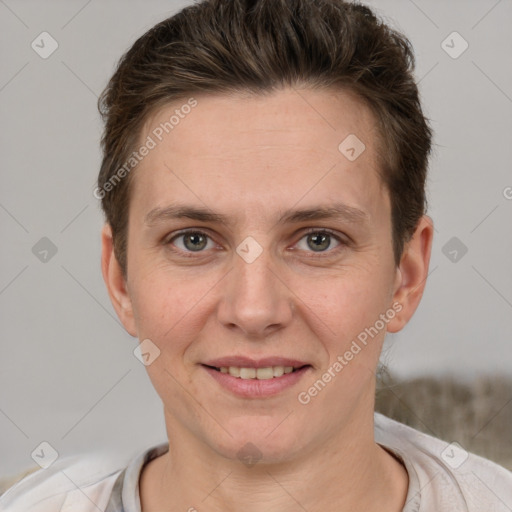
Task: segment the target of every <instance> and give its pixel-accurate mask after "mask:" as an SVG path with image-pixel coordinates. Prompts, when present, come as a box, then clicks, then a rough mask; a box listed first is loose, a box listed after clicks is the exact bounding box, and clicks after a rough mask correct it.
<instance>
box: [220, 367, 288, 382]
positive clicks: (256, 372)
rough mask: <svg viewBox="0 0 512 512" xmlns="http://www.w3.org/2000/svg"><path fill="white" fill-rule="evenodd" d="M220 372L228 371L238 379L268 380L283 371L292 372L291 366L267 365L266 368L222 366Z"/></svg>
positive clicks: (281, 373)
mask: <svg viewBox="0 0 512 512" xmlns="http://www.w3.org/2000/svg"><path fill="white" fill-rule="evenodd" d="M220 372H221V373H229V375H231V376H232V377H238V378H240V379H258V380H268V379H273V378H274V377H281V376H282V375H284V374H285V373H292V372H293V366H269V367H267V368H239V367H238V366H229V367H227V366H222V367H221V368H220Z"/></svg>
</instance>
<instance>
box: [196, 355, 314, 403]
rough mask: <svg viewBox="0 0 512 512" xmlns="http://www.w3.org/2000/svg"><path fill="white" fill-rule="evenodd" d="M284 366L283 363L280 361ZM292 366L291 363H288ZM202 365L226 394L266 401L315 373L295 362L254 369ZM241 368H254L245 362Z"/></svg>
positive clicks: (307, 365)
mask: <svg viewBox="0 0 512 512" xmlns="http://www.w3.org/2000/svg"><path fill="white" fill-rule="evenodd" d="M280 362H282V361H280ZM287 362H289V361H287ZM217 364H218V365H219V366H217V365H213V364H201V367H202V368H204V370H205V371H206V373H207V374H208V375H209V376H210V378H212V379H213V381H215V382H216V385H219V386H220V388H219V389H222V390H224V391H227V392H228V393H230V394H233V395H235V396H237V397H240V398H249V399H265V398H270V397H272V396H277V395H280V394H281V393H283V392H284V391H286V390H288V389H292V388H293V387H295V386H297V385H298V383H299V382H300V381H301V380H302V379H304V378H305V376H306V375H308V374H309V373H310V372H312V371H313V366H312V365H310V364H304V363H299V364H297V363H296V362H294V365H293V366H291V365H289V366H288V365H287V366H284V365H282V364H274V365H272V366H270V365H269V363H268V362H266V363H265V365H260V364H256V363H254V365H253V366H233V365H229V366H224V365H225V364H227V363H225V362H222V363H217ZM242 364H251V363H250V362H244V363H242Z"/></svg>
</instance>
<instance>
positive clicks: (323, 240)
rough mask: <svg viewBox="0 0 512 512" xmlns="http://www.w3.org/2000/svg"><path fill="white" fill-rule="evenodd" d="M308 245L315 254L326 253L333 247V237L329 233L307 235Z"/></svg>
mask: <svg viewBox="0 0 512 512" xmlns="http://www.w3.org/2000/svg"><path fill="white" fill-rule="evenodd" d="M307 244H308V247H310V248H311V249H313V250H314V251H315V252H321V251H325V250H326V249H328V248H329V246H330V245H331V235H329V234H327V233H312V234H310V235H307Z"/></svg>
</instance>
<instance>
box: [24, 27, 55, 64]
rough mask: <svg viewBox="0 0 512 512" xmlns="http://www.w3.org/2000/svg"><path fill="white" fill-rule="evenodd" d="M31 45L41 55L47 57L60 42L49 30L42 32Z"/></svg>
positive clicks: (43, 57)
mask: <svg viewBox="0 0 512 512" xmlns="http://www.w3.org/2000/svg"><path fill="white" fill-rule="evenodd" d="M30 46H31V47H32V50H34V51H35V52H36V53H37V54H38V55H39V57H41V58H42V59H47V58H48V57H49V56H50V55H51V54H52V53H53V52H54V51H55V50H56V49H57V48H58V47H59V43H57V41H56V40H55V39H54V38H53V37H52V36H51V34H49V33H48V32H41V33H40V34H39V35H38V36H37V37H36V38H35V39H34V40H33V41H32V44H31V45H30Z"/></svg>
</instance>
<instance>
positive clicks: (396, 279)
mask: <svg viewBox="0 0 512 512" xmlns="http://www.w3.org/2000/svg"><path fill="white" fill-rule="evenodd" d="M195 98H196V101H197V105H196V106H195V107H194V108H193V109H186V110H187V111H188V110H190V113H188V114H187V115H186V116H183V117H181V116H180V120H179V123H178V124H176V125H175V126H174V127H173V129H172V131H171V132H170V133H169V134H165V132H164V135H163V136H162V137H161V138H162V140H161V141H159V140H158V138H157V137H155V135H154V134H155V133H160V132H158V131H157V132H155V129H157V130H158V127H159V126H161V123H165V122H166V121H168V120H169V118H170V117H171V116H172V115H173V113H174V112H175V110H176V109H177V108H178V109H179V108H180V105H178V104H173V105H169V106H168V107H166V108H163V109H161V110H160V111H158V112H157V113H156V114H155V115H154V116H152V117H151V119H149V120H148V122H147V123H146V126H145V127H144V130H143V133H142V134H141V141H145V140H147V136H148V135H149V136H150V137H152V139H154V140H155V142H156V146H155V147H154V148H153V149H151V150H150V151H149V153H148V155H147V156H145V157H144V158H143V160H142V161H141V162H140V163H139V164H138V166H137V168H136V171H134V172H135V173H136V174H134V176H133V178H134V181H133V182H132V186H133V187H132V197H131V204H130V212H129V229H128V249H127V260H128V269H127V279H126V282H124V281H123V280H122V279H121V277H120V271H119V269H118V267H117V263H116V261H115V258H114V257H113V255H112V251H111V243H110V241H109V240H110V238H109V234H108V227H107V228H106V229H105V232H104V273H105V276H106V279H107V284H108V285H109V291H110V294H111V297H112V300H113V302H114V305H115V307H116V309H117V312H118V314H119V316H120V318H121V320H122V321H123V323H124V325H125V327H126V329H127V330H128V331H129V332H130V333H131V334H132V335H134V336H137V337H138V338H139V339H140V340H146V339H149V340H151V343H152V344H154V345H155V346H156V347H157V348H158V349H159V351H160V355H159V356H158V357H157V358H156V359H155V360H154V361H153V362H152V363H151V364H150V365H149V366H147V370H148V373H149V376H150V378H151V380H152V383H153V385H154V387H155V389H156V391H157V392H158V394H159V395H160V397H161V399H162V401H163V404H164V408H165V415H166V422H167V426H168V430H169V432H187V433H189V434H190V435H191V436H192V437H193V438H194V439H195V440H196V441H198V442H200V443H202V444H205V445H207V446H208V447H210V448H211V449H212V450H213V451H215V452H216V453H218V454H221V455H223V456H225V457H229V458H235V457H237V453H238V452H239V450H240V449H241V447H243V446H244V445H245V444H246V443H247V442H251V443H253V444H254V445H256V446H257V447H258V449H259V450H260V452H262V454H263V456H264V457H266V458H267V459H268V460H283V459H285V458H292V457H294V456H298V454H299V453H301V454H304V453H305V452H307V451H308V450H313V449H319V448H320V447H321V446H322V444H323V443H325V442H326V440H328V439H329V438H333V437H334V436H335V435H336V432H339V431H340V426H342V425H345V424H348V423H349V422H350V421H353V420H354V419H355V418H358V417H360V416H361V417H362V416H365V417H367V415H368V412H369V411H373V393H374V379H375V377H374V376H375V369H376V366H377V363H378V358H379V355H380V351H381V348H382V342H383V339H384V335H385V332H386V330H388V331H396V330H398V329H400V328H401V327H402V325H403V324H404V323H405V322H406V321H407V320H408V318H409V317H410V316H411V315H412V312H413V311H414V309H415V307H416V304H417V300H419V298H418V299H417V300H416V299H414V300H412V299H413V298H415V297H417V293H414V294H413V295H412V296H411V293H410V292H411V284H415V283H416V281H418V282H419V279H420V276H419V274H421V273H422V272H424V271H425V265H426V266H428V256H426V255H427V253H428V252H429V243H428V242H429V240H428V236H427V237H426V238H425V236H423V238H422V240H423V241H422V242H421V241H420V242H419V245H418V244H417V245H416V246H414V245H411V247H412V249H411V251H410V252H409V253H407V250H408V249H406V253H405V256H404V259H403V262H404V265H403V267H399V268H397V267H396V265H395V263H394V257H393V249H392V238H391V232H392V229H391V206H390V199H389V196H388V193H387V190H386V189H385V187H384V186H383V185H382V182H381V179H380V177H379V174H378V164H377V161H376V131H375V120H374V118H373V116H372V114H371V113H370V111H369V110H368V109H367V108H366V107H365V106H364V105H363V104H362V103H361V102H359V101H358V100H357V99H356V98H355V97H354V96H352V95H350V94H348V93H340V92H339V91H338V92H336V93H333V92H330V91H326V90H323V91H313V90H301V91H298V92H296V91H294V90H292V89H285V90H282V91H279V92H274V93H272V95H269V96H264V97H263V96H257V97H249V96H246V97H242V96H226V95H217V96H196V97H195ZM183 103H185V102H183ZM354 135H355V136H357V139H359V140H360V141H361V142H362V143H364V145H365V149H364V151H362V152H361V153H360V150H361V148H362V146H357V145H355V142H354V141H356V139H355V138H354V137H353V136H354ZM348 136H351V138H349V139H348V142H350V143H348V142H347V143H345V145H343V144H342V146H341V150H340V149H339V146H340V143H342V142H343V141H344V140H345V139H346V138H347V137H348ZM347 144H348V147H347ZM352 147H353V148H354V151H352V150H351V148H352ZM358 153H360V154H359V155H358ZM354 156H357V158H355V159H354ZM349 157H350V158H349ZM420 238H421V237H420ZM425 240H426V242H425ZM413 244H414V241H413ZM425 244H426V245H425ZM414 247H416V249H414ZM407 254H409V256H407ZM415 256H416V260H414V258H415ZM407 258H409V259H407ZM420 260H421V262H420ZM414 261H416V263H417V265H416V267H415V266H414V264H413V263H414ZM411 262H412V263H411ZM420 266H421V269H420ZM404 276H406V277H404ZM415 279H416V281H415ZM421 289H422V288H421ZM420 295H421V294H420ZM365 334H366V337H365ZM363 340H365V342H363ZM354 343H355V344H354ZM151 346H153V345H151ZM356 347H358V348H356ZM237 358H245V359H244V360H242V359H237ZM265 359H266V361H265ZM209 366H213V367H217V368H222V367H226V366H233V367H234V369H233V370H231V372H232V373H234V375H236V373H237V371H238V370H237V368H239V367H243V368H249V367H251V368H254V367H256V368H258V367H266V368H268V367H274V370H275V372H276V373H275V375H279V374H280V373H281V370H280V369H279V368H277V370H276V369H275V367H279V366H284V367H286V366H293V367H295V368H297V369H296V370H294V371H293V372H292V373H286V374H284V375H283V376H281V377H274V378H272V379H263V378H262V379H258V378H257V379H245V378H237V377H235V376H233V375H230V374H226V373H223V372H224V371H225V370H223V369H222V370H221V371H219V369H214V368H210V367H209ZM299 368H301V369H300V370H299ZM269 371H273V370H262V371H260V372H257V371H256V370H253V369H251V370H241V372H242V376H244V377H250V376H252V375H254V373H256V375H258V376H260V377H265V376H267V377H268V376H269V374H268V372H269ZM286 371H288V369H287V370H286ZM326 373H328V374H329V375H330V376H331V378H330V379H329V378H328V377H326V376H325V374H326ZM319 379H320V380H322V382H323V385H321V384H320V385H319V384H318V380H319ZM315 382H316V383H317V384H316V388H315V386H314V385H315ZM315 390H316V392H315Z"/></svg>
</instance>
